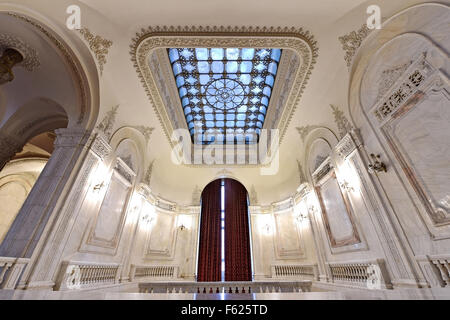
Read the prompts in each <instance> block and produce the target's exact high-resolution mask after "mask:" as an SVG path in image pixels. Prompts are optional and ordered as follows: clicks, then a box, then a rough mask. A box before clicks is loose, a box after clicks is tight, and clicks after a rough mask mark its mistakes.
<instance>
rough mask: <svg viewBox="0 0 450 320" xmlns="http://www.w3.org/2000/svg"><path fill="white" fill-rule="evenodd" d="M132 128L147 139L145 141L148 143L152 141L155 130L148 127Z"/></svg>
mask: <svg viewBox="0 0 450 320" xmlns="http://www.w3.org/2000/svg"><path fill="white" fill-rule="evenodd" d="M132 128H134V129H136V130H138V131H139V132H140V133H142V135H143V136H144V138H145V141H146V142H147V143H148V142H149V141H150V137H151V136H152V133H153V131H154V130H155V128H151V127H146V126H133V127H132Z"/></svg>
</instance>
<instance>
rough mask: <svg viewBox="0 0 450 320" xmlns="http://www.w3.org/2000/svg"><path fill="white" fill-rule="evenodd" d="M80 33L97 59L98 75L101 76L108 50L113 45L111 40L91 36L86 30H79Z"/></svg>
mask: <svg viewBox="0 0 450 320" xmlns="http://www.w3.org/2000/svg"><path fill="white" fill-rule="evenodd" d="M80 33H81V34H82V35H83V37H84V40H86V41H87V42H88V43H89V47H90V49H91V51H92V52H93V53H94V54H95V58H96V59H97V63H98V65H99V69H100V74H103V69H104V66H105V64H106V62H107V60H106V57H107V56H108V53H109V49H110V48H111V46H112V45H113V42H112V41H111V40H107V39H104V38H102V37H100V36H99V35H94V34H92V32H91V31H90V30H89V29H88V28H83V29H81V30H80Z"/></svg>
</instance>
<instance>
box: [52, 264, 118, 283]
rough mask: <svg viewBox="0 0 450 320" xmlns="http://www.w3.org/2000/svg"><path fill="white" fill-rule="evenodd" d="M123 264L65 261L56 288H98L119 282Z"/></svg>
mask: <svg viewBox="0 0 450 320" xmlns="http://www.w3.org/2000/svg"><path fill="white" fill-rule="evenodd" d="M120 271H121V265H120V264H116V263H94V262H73V261H65V262H63V264H62V266H61V273H60V275H59V277H58V281H57V285H56V290H71V289H83V288H97V287H102V286H108V285H114V284H118V283H119V277H120Z"/></svg>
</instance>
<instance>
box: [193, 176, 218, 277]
mask: <svg viewBox="0 0 450 320" xmlns="http://www.w3.org/2000/svg"><path fill="white" fill-rule="evenodd" d="M220 187H221V180H216V181H213V182H211V183H210V184H209V185H207V186H206V188H205V189H204V190H203V193H202V213H201V225H200V244H199V258H198V271H197V281H199V282H208V281H211V282H213V281H214V282H215V281H221V280H222V279H221V270H220V263H221V254H220V253H221V251H220V247H221V245H220V244H221V243H220Z"/></svg>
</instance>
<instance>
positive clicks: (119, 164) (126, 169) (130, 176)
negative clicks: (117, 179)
mask: <svg viewBox="0 0 450 320" xmlns="http://www.w3.org/2000/svg"><path fill="white" fill-rule="evenodd" d="M114 170H115V171H117V173H119V174H120V175H121V176H122V177H124V178H125V179H126V180H127V181H128V182H129V183H130V184H133V182H134V178H135V177H136V173H135V172H134V171H133V169H132V168H131V167H130V165H129V164H128V163H127V162H125V161H124V160H123V159H121V158H117V161H116V165H115V166H114Z"/></svg>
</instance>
